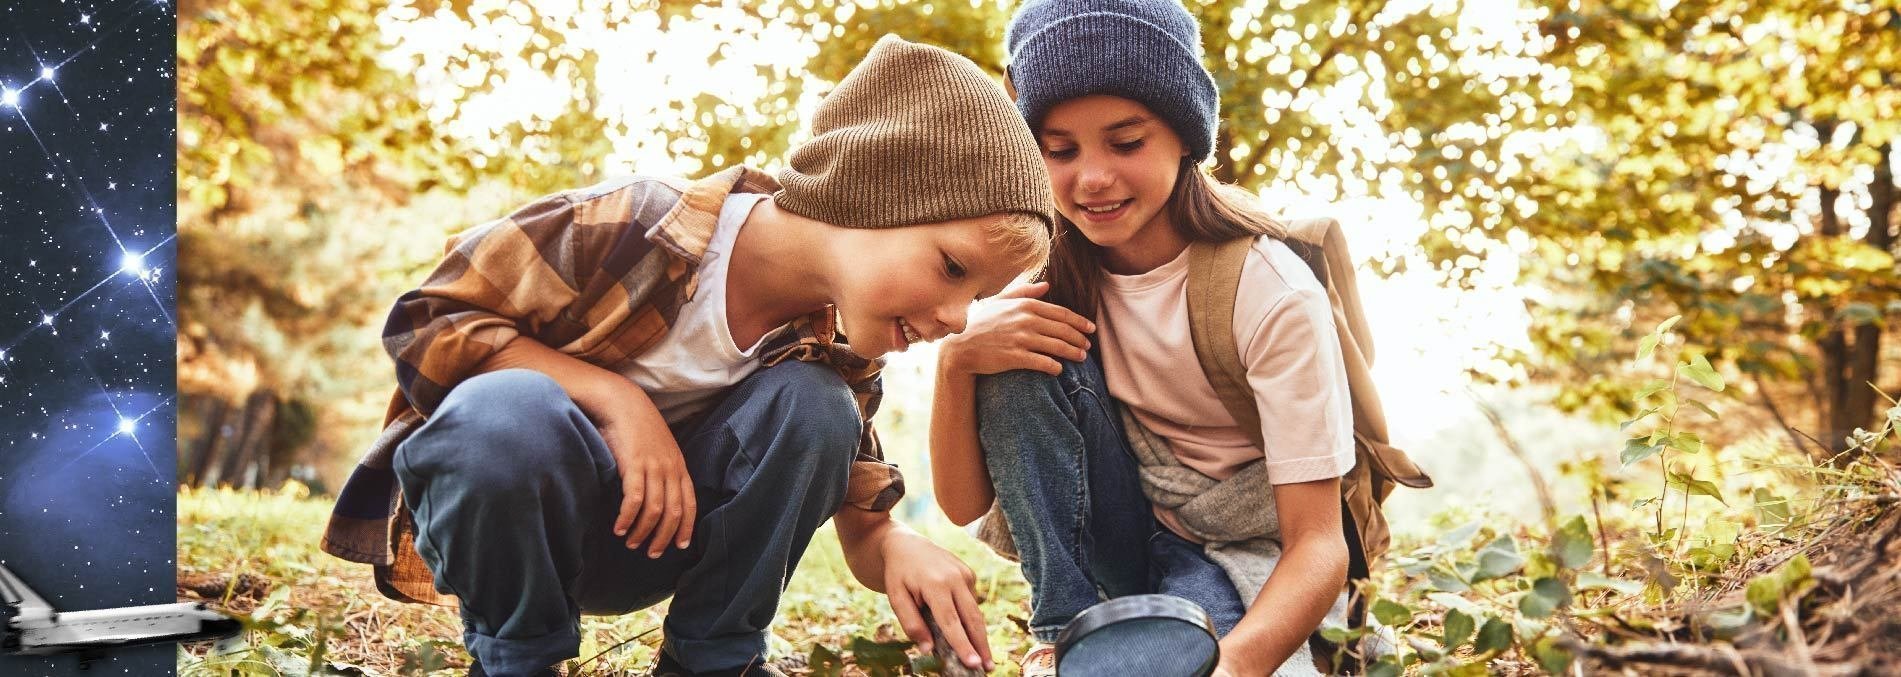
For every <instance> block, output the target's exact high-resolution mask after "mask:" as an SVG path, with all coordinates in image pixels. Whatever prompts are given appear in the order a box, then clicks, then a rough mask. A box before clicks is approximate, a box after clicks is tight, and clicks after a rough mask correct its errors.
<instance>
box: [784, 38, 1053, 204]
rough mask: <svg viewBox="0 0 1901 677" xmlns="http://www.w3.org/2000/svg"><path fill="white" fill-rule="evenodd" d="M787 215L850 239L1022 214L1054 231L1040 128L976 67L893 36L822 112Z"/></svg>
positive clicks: (798, 152)
mask: <svg viewBox="0 0 1901 677" xmlns="http://www.w3.org/2000/svg"><path fill="white" fill-rule="evenodd" d="M779 183H780V185H782V186H783V189H782V190H780V191H779V193H778V194H777V195H775V196H774V199H775V200H776V201H777V202H778V204H779V206H781V207H784V208H785V209H787V210H790V211H792V212H793V213H795V214H799V215H802V216H805V217H808V218H812V219H817V220H819V221H824V222H826V223H829V224H832V225H836V226H844V227H848V228H890V227H894V226H915V225H922V224H927V223H939V222H943V221H952V220H957V219H966V218H972V217H977V216H985V215H989V214H1000V213H1006V212H1020V213H1024V214H1030V215H1033V216H1036V217H1038V218H1040V219H1042V220H1043V223H1044V224H1046V225H1048V224H1051V223H1052V221H1051V218H1050V209H1051V208H1052V206H1053V204H1052V198H1051V196H1050V179H1049V172H1048V170H1046V169H1044V167H1043V159H1042V152H1041V150H1040V149H1039V147H1038V146H1037V143H1036V139H1035V137H1033V136H1031V134H1030V127H1029V125H1028V124H1026V123H1025V122H1024V121H1023V115H1022V114H1021V113H1019V112H1017V109H1016V105H1015V104H1013V103H1011V102H1010V98H1009V96H1007V95H1005V94H1004V93H1003V88H1002V87H999V86H998V85H997V83H996V82H995V81H993V80H991V79H990V77H989V76H988V75H986V74H984V72H983V70H982V69H980V68H978V67H977V64H975V63H972V62H971V61H970V59H966V58H964V57H962V56H958V55H956V54H953V53H951V52H949V51H946V50H944V49H941V48H938V47H932V46H929V45H919V44H915V43H910V42H906V41H904V40H903V39H900V38H898V37H897V36H894V35H886V36H884V37H883V38H880V39H879V40H878V44H877V45H876V46H874V47H872V48H871V53H870V54H867V55H866V56H865V60H864V61H863V62H861V63H859V64H858V66H857V67H856V68H853V69H852V72H851V73H849V74H847V75H846V76H845V79H844V80H843V81H841V82H839V83H838V88H837V89H834V90H832V92H831V94H828V95H827V96H826V97H825V99H824V100H823V101H821V102H820V103H819V106H818V111H817V112H816V113H814V114H813V115H812V140H811V141H808V142H806V143H805V145H802V146H800V147H798V148H797V149H794V150H793V151H792V154H791V156H790V157H789V158H787V163H786V168H785V169H783V170H780V172H779Z"/></svg>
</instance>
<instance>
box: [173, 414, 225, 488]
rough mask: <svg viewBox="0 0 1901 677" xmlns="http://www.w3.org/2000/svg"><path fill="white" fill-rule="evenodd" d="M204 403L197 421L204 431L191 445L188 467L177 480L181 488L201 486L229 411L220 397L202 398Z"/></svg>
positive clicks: (209, 468) (209, 467)
mask: <svg viewBox="0 0 1901 677" xmlns="http://www.w3.org/2000/svg"><path fill="white" fill-rule="evenodd" d="M204 402H205V404H204V406H203V407H201V408H200V418H199V420H200V421H202V422H204V426H205V430H204V434H203V435H200V436H199V437H198V440H197V441H196V443H194V444H193V445H192V453H191V456H190V460H189V461H188V462H189V463H190V465H189V466H188V467H187V468H186V469H185V476H184V477H181V478H179V484H181V485H183V486H188V487H197V486H203V482H204V479H205V473H206V472H209V471H210V470H211V459H212V454H214V453H216V452H217V448H218V437H219V435H221V434H222V433H223V430H224V419H225V416H226V415H227V412H229V411H230V410H231V407H230V406H229V405H227V404H225V401H224V399H223V398H220V397H216V396H209V397H206V398H204Z"/></svg>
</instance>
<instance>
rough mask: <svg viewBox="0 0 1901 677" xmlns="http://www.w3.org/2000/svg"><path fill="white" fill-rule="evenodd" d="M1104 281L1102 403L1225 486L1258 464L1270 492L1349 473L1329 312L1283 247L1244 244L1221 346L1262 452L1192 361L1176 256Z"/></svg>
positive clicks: (1348, 424) (1340, 363)
mask: <svg viewBox="0 0 1901 677" xmlns="http://www.w3.org/2000/svg"><path fill="white" fill-rule="evenodd" d="M1105 278H1106V279H1105V280H1104V284H1103V289H1102V318H1101V319H1102V321H1101V323H1100V324H1101V325H1102V327H1101V330H1100V331H1098V332H1097V339H1096V340H1097V342H1098V343H1099V344H1100V345H1101V347H1102V362H1103V372H1104V376H1105V377H1106V378H1107V380H1108V387H1109V394H1110V395H1111V396H1113V397H1115V398H1116V399H1117V400H1119V401H1121V402H1122V403H1123V404H1124V405H1126V406H1128V407H1129V408H1130V410H1131V412H1132V413H1133V414H1134V415H1135V418H1136V420H1138V421H1141V422H1142V424H1143V425H1144V426H1145V427H1147V428H1148V429H1150V430H1151V431H1153V432H1155V433H1156V434H1157V435H1160V436H1161V437H1163V438H1165V439H1167V440H1168V443H1169V448H1170V449H1171V450H1172V451H1173V452H1174V453H1175V456H1176V457H1177V458H1180V459H1181V461H1182V463H1183V464H1185V465H1187V466H1188V467H1191V468H1194V469H1195V470H1198V471H1201V473H1202V474H1205V475H1208V476H1210V477H1213V478H1215V479H1226V478H1228V477H1231V476H1233V475H1234V473H1236V472H1238V471H1239V470H1240V469H1241V466H1242V465H1245V464H1246V463H1248V462H1249V461H1253V460H1255V459H1258V458H1262V457H1263V456H1265V457H1266V458H1267V477H1268V481H1269V482H1270V483H1272V484H1292V483H1296V482H1308V481H1312V480H1318V479H1326V478H1329V477H1339V476H1341V475H1344V474H1346V472H1347V471H1348V470H1351V469H1352V468H1353V463H1354V453H1353V409H1352V401H1351V400H1350V399H1348V393H1347V375H1346V363H1345V361H1344V360H1343V359H1342V358H1341V355H1340V344H1339V339H1338V338H1337V334H1336V333H1335V331H1334V327H1333V309H1332V307H1331V306H1330V305H1328V302H1327V292H1326V289H1325V288H1324V287H1322V286H1321V284H1320V282H1319V281H1318V280H1316V279H1314V275H1313V270H1312V269H1310V268H1308V267H1307V264H1306V263H1304V262H1302V261H1301V260H1300V257H1299V255H1297V254H1295V253H1294V251H1293V250H1292V249H1289V248H1288V247H1287V245H1286V244H1285V243H1282V242H1281V241H1279V240H1275V239H1273V238H1265V237H1264V238H1260V239H1258V240H1257V241H1256V242H1255V244H1254V247H1253V248H1252V249H1250V250H1249V251H1248V256H1247V259H1246V261H1245V263H1243V264H1242V267H1241V284H1240V288H1239V290H1238V291H1237V292H1236V296H1235V302H1234V338H1233V340H1234V341H1235V345H1236V346H1237V347H1239V348H1240V356H1241V361H1242V363H1243V364H1245V365H1247V370H1248V385H1250V386H1251V387H1252V388H1253V390H1254V401H1255V405H1256V407H1257V410H1258V413H1259V414H1260V417H1261V439H1262V441H1263V443H1264V444H1265V445H1266V447H1267V448H1266V449H1256V448H1254V446H1253V444H1252V443H1250V442H1249V440H1248V436H1247V435H1246V434H1244V433H1243V432H1242V431H1241V429H1240V428H1239V427H1238V426H1237V425H1236V424H1235V422H1234V417H1232V416H1229V415H1228V410H1227V409H1226V408H1225V407H1223V406H1221V398H1220V397H1219V396H1217V395H1216V394H1215V391H1214V386H1212V385H1209V383H1208V378H1207V376H1206V375H1204V374H1203V373H1202V370H1201V363H1200V362H1199V361H1198V360H1196V358H1195V344H1194V340H1193V339H1192V338H1191V337H1190V334H1189V324H1188V256H1187V254H1186V251H1184V252H1183V255H1181V256H1177V257H1175V259H1174V260H1172V261H1169V262H1168V263H1165V264H1162V265H1161V266H1159V267H1157V268H1155V269H1154V270H1151V271H1148V272H1146V273H1142V274H1139V275H1114V274H1109V275H1106V276H1105Z"/></svg>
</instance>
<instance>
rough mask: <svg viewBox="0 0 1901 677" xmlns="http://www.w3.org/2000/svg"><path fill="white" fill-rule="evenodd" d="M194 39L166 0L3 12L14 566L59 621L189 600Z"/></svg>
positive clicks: (2, 262)
mask: <svg viewBox="0 0 1901 677" xmlns="http://www.w3.org/2000/svg"><path fill="white" fill-rule="evenodd" d="M175 36H176V24H175V19H174V12H173V8H172V6H171V5H170V3H169V2H166V1H165V0H98V1H89V0H24V1H21V0H9V1H7V2H0V561H4V562H5V563H6V565H7V567H8V568H9V569H12V570H13V572H14V573H16V574H18V575H19V576H20V578H21V579H23V580H24V581H25V582H26V583H27V584H28V585H30V586H32V587H33V588H34V589H35V590H36V591H38V592H39V593H40V596H42V597H45V598H46V599H47V601H48V602H50V603H52V605H53V606H54V607H55V608H57V609H62V610H79V609H93V608H104V607H114V606H128V605H138V604H157V603H165V602H170V601H173V600H174V599H175V598H176V596H175V593H174V587H173V586H174V580H175V573H174V571H175V564H174V559H175V557H176V545H175V529H176V526H175V517H174V512H175V511H174V501H175V493H174V492H175V490H174V484H173V483H174V475H175V468H176V463H175V454H176V447H175V444H174V442H173V439H174V427H175V425H176V420H177V417H176V412H175V410H174V406H175V402H176V400H175V396H176V392H177V386H176V377H175V370H174V364H173V363H174V360H175V356H176V350H175V347H174V346H175V345H176V325H175V323H174V321H173V318H174V317H175V311H174V306H175V304H174V299H175V297H174V294H173V280H174V275H173V271H172V263H173V261H175V260H176V258H177V256H176V244H177V240H176V234H177V228H176V223H175V218H176V212H175V209H174V205H173V201H174V199H175V196H176V192H175V186H176V179H175V171H176V159H175V152H174V150H175V141H174V130H175V128H176V119H177V118H176V81H175V80H174V78H173V69H174V62H175V56H174V55H175V51H174V50H175V40H176V37H175ZM175 655H176V654H175V650H174V649H173V648H172V647H171V646H169V645H161V646H155V647H144V648H136V649H128V650H122V651H116V652H113V653H110V654H108V656H107V658H104V659H101V660H99V661H97V662H95V663H94V665H93V666H92V670H91V671H90V672H88V673H85V674H101V673H103V674H131V675H165V674H171V673H172V671H173V667H174V664H175ZM0 674H5V675H16V674H33V675H67V674H80V673H79V672H78V669H77V661H76V660H74V659H72V658H71V657H52V658H15V657H4V656H0Z"/></svg>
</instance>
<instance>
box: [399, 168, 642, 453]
mask: <svg viewBox="0 0 1901 677" xmlns="http://www.w3.org/2000/svg"><path fill="white" fill-rule="evenodd" d="M616 202H617V201H616V200H611V199H609V200H601V199H581V200H577V199H575V198H574V196H572V195H570V194H565V193H564V194H556V195H551V196H548V197H544V198H541V199H540V200H537V201H535V202H533V203H531V204H529V205H528V206H526V207H523V208H521V209H520V210H517V211H516V212H515V213H513V214H510V215H508V216H506V217H503V218H501V219H498V220H495V221H491V222H488V223H485V224H482V225H479V226H476V227H475V228H472V229H470V230H469V231H467V232H465V233H463V234H461V235H458V236H457V237H456V238H454V239H453V240H451V242H450V248H449V252H448V255H447V256H446V257H444V258H443V260H442V262H441V263H440V264H438V265H437V266H436V269H435V270H434V271H433V272H431V273H430V274H429V276H428V278H427V279H425V280H424V281H423V283H422V285H421V286H420V287H418V288H416V289H415V290H413V291H410V292H408V293H406V294H403V295H402V296H401V297H400V298H398V299H397V301H396V305H395V307H394V308H392V309H391V310H390V313H389V318H388V319H387V320H386V321H385V323H384V326H383V347H384V349H385V350H387V351H388V352H389V354H390V356H391V357H393V358H395V361H396V382H397V386H398V387H399V388H400V389H401V391H402V393H403V395H404V397H405V398H407V399H408V400H409V403H410V405H411V406H413V407H415V409H416V410H417V411H418V412H421V413H422V414H424V415H428V414H430V413H432V412H434V411H435V409H436V407H437V406H438V405H440V404H441V403H442V400H443V398H444V397H446V396H447V395H448V393H449V390H450V389H451V388H453V387H455V385H456V384H458V383H460V382H461V381H463V380H464V379H466V378H468V377H469V376H471V375H473V372H474V370H475V368H476V367H477V366H479V365H480V364H481V363H482V362H483V361H484V360H486V359H488V358H489V356H491V355H494V354H495V352H496V351H499V350H501V348H502V346H504V345H507V344H508V342H509V341H512V340H514V339H515V337H517V336H520V335H523V334H527V335H529V336H532V337H535V338H536V339H538V340H541V341H542V342H543V343H545V344H548V345H549V346H552V347H559V346H561V345H562V344H564V343H567V342H568V341H570V340H573V339H574V338H575V337H578V336H580V335H582V334H584V333H585V332H586V323H585V321H584V317H583V315H585V311H584V304H583V303H581V299H582V297H583V295H584V293H585V292H586V290H588V289H589V287H590V283H591V282H593V281H594V280H593V278H594V277H595V273H596V272H597V271H599V270H600V267H601V263H602V262H601V261H600V260H599V259H600V258H601V256H600V255H599V254H595V255H589V254H588V253H589V252H608V251H611V250H612V249H613V248H614V247H613V245H614V240H616V239H618V238H623V237H633V238H639V237H640V233H638V232H634V233H631V234H629V232H628V231H630V230H632V229H629V228H627V227H626V214H625V210H624V208H625V206H626V205H624V204H619V205H617V204H614V203H616ZM617 208H618V210H619V211H616V209H617Z"/></svg>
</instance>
